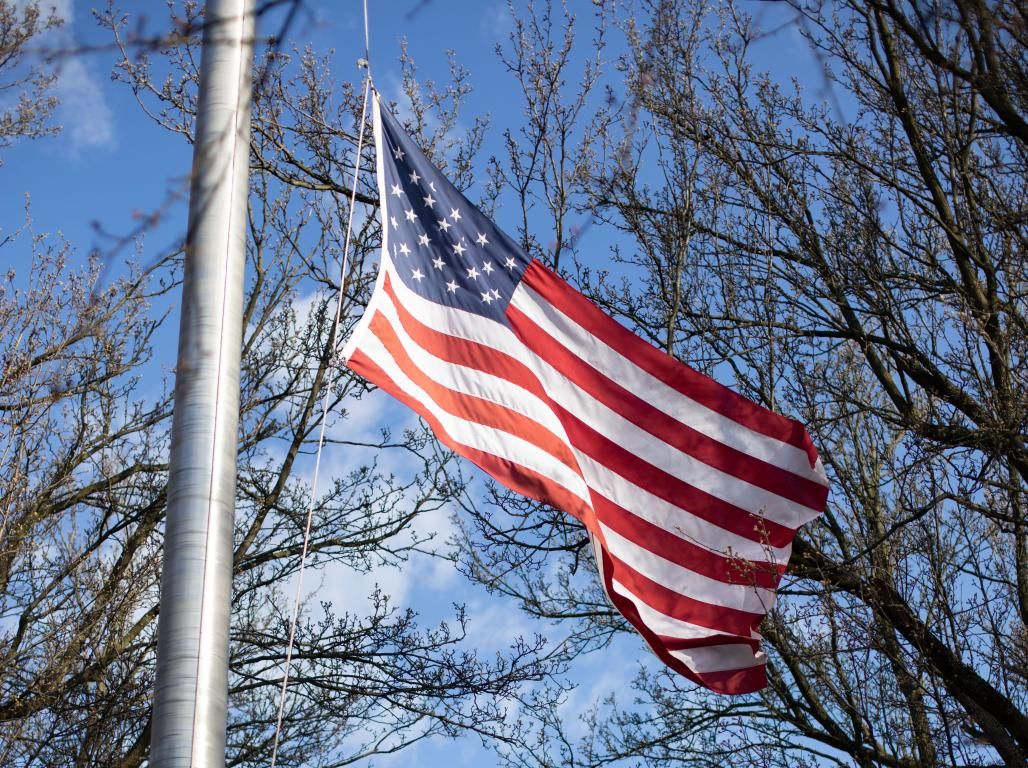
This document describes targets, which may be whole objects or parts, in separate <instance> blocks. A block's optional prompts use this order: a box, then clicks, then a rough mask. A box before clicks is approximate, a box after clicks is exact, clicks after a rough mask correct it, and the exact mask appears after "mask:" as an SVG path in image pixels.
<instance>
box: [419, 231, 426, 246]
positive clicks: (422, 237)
mask: <svg viewBox="0 0 1028 768" xmlns="http://www.w3.org/2000/svg"><path fill="white" fill-rule="evenodd" d="M418 245H428V235H426V234H425V233H424V232H422V233H421V237H419V238H418Z"/></svg>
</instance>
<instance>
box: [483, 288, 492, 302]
mask: <svg viewBox="0 0 1028 768" xmlns="http://www.w3.org/2000/svg"><path fill="white" fill-rule="evenodd" d="M482 301H484V302H485V303H486V304H491V303H492V301H493V295H492V294H491V293H489V291H486V292H485V293H483V294H482Z"/></svg>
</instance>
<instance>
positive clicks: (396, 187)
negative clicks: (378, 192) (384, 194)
mask: <svg viewBox="0 0 1028 768" xmlns="http://www.w3.org/2000/svg"><path fill="white" fill-rule="evenodd" d="M390 191H391V192H392V193H393V194H394V195H396V196H397V197H399V196H400V195H402V194H403V190H402V189H400V185H399V184H393V188H392V190H390Z"/></svg>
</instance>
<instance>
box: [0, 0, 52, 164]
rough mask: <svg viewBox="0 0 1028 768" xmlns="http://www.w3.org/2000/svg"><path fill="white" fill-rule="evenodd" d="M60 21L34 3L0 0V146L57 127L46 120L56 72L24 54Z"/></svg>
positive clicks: (3, 146) (36, 135) (50, 114)
mask: <svg viewBox="0 0 1028 768" xmlns="http://www.w3.org/2000/svg"><path fill="white" fill-rule="evenodd" d="M60 24H61V19H60V18H59V17H58V16H57V14H56V13H55V12H54V11H53V10H51V11H50V12H49V13H46V14H44V13H43V12H42V11H40V8H39V3H38V2H28V3H14V2H10V0H0V99H2V100H3V106H2V107H0V149H6V148H7V147H9V146H10V145H11V143H12V142H14V141H15V140H16V139H18V138H22V137H24V138H38V137H40V136H44V135H47V134H52V133H55V132H56V131H57V130H58V128H57V126H55V125H53V124H52V123H51V122H50V118H51V117H52V114H53V111H54V108H55V107H56V106H57V98H56V97H55V96H54V95H53V94H52V93H51V90H52V88H53V85H54V82H55V80H56V75H55V74H54V72H53V71H52V68H51V67H49V66H47V65H46V63H45V62H39V61H38V60H36V59H35V58H34V57H32V56H29V55H27V53H28V50H27V44H28V43H29V41H32V40H34V39H35V40H38V39H39V36H40V35H42V34H43V33H44V32H46V31H47V30H49V29H53V28H55V27H58V26H60ZM0 162H2V160H0Z"/></svg>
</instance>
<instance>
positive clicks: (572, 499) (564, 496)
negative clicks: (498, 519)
mask: <svg viewBox="0 0 1028 768" xmlns="http://www.w3.org/2000/svg"><path fill="white" fill-rule="evenodd" d="M347 366H348V367H349V368H350V370H352V371H354V372H356V373H359V374H360V375H361V376H363V377H364V378H365V379H367V380H368V381H370V382H372V383H373V384H375V385H376V386H378V387H379V388H381V389H383V390H385V391H386V392H388V393H389V394H390V395H392V396H393V397H395V398H396V399H397V400H399V401H400V402H401V403H403V404H404V405H406V406H407V407H408V408H410V409H411V410H413V411H415V412H416V413H417V414H418V415H420V416H421V418H423V419H424V420H425V422H426V423H427V424H428V425H429V427H431V428H432V431H433V432H434V433H435V436H436V437H437V438H438V439H439V442H441V443H443V444H444V445H446V446H448V447H449V448H451V449H452V450H453V451H454V452H455V453H458V454H460V455H461V456H463V457H465V458H466V459H468V460H470V461H471V462H472V463H474V464H476V465H477V466H479V467H481V468H482V469H483V470H484V471H485V472H487V473H488V474H490V475H492V476H493V477H495V478H496V479H497V480H499V481H500V482H501V483H503V484H504V485H506V486H507V487H508V488H510V489H511V490H513V491H517V492H518V493H521V494H524V495H525V496H528V497H529V498H531V499H535V500H536V501H539V502H542V503H543V504H549V505H550V506H552V507H555V508H556V509H562V510H564V511H565V512H567V513H569V514H571V515H574V516H575V517H577V518H578V519H579V520H582V521H583V522H584V521H586V520H587V519H591V518H592V510H591V509H590V508H589V506H588V504H586V502H584V501H583V500H582V499H580V498H579V497H578V496H576V495H575V494H573V493H571V492H570V491H568V490H567V489H566V488H564V487H563V486H562V485H559V484H558V483H555V482H554V481H553V480H551V479H550V478H548V477H546V476H545V475H540V474H539V473H538V472H535V471H534V470H532V469H529V468H528V467H524V466H522V465H521V464H518V463H516V462H513V461H510V460H509V459H504V458H501V457H499V456H496V455H494V454H491V453H486V452H485V451H481V450H479V449H477V448H472V447H471V446H469V445H465V444H464V443H461V442H458V441H457V440H455V439H454V438H453V437H451V436H450V433H449V432H447V431H446V429H445V428H444V427H443V425H442V423H441V422H440V421H439V419H438V418H437V417H436V415H435V414H434V413H433V412H432V411H431V409H429V408H428V407H427V406H426V405H425V404H424V403H422V402H421V401H419V400H416V399H414V398H413V397H411V396H410V395H409V394H407V393H406V392H404V391H403V389H401V388H400V387H399V385H397V384H396V382H395V381H393V379H392V378H390V376H389V374H387V373H386V372H385V371H384V370H382V368H381V367H379V365H378V364H377V363H376V362H375V361H374V360H373V359H372V358H371V357H369V356H368V355H367V354H366V353H365V352H364V351H363V350H361V349H357V350H356V351H355V352H354V353H353V354H352V355H351V356H350V359H349V360H348V361H347ZM593 525H595V523H594V524H593Z"/></svg>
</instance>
